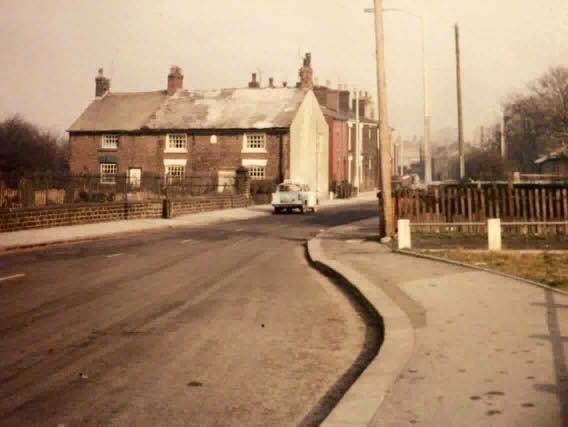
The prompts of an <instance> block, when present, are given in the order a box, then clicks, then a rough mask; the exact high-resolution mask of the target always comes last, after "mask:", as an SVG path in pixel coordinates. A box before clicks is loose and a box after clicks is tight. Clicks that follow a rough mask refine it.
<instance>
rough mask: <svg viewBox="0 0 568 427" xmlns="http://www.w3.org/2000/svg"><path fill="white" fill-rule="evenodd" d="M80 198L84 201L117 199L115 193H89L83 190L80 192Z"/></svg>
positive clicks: (98, 201)
mask: <svg viewBox="0 0 568 427" xmlns="http://www.w3.org/2000/svg"><path fill="white" fill-rule="evenodd" d="M79 200H80V201H82V202H93V203H101V202H113V201H114V200H115V193H90V194H89V193H87V192H86V191H81V192H80V193H79Z"/></svg>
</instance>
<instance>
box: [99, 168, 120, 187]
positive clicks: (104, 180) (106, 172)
mask: <svg viewBox="0 0 568 427" xmlns="http://www.w3.org/2000/svg"><path fill="white" fill-rule="evenodd" d="M100 172H101V184H115V183H116V174H117V173H118V165H117V164H116V163H101V165H100Z"/></svg>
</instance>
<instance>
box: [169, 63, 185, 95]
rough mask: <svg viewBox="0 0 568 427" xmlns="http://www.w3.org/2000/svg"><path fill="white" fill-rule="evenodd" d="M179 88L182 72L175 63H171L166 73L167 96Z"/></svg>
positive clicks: (181, 84)
mask: <svg viewBox="0 0 568 427" xmlns="http://www.w3.org/2000/svg"><path fill="white" fill-rule="evenodd" d="M179 89H183V72H182V69H181V68H180V67H178V66H177V65H172V66H171V67H170V73H169V74H168V96H172V95H173V94H175V93H176V92H177V91H178V90H179Z"/></svg>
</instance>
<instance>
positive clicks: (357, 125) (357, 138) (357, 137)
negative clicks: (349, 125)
mask: <svg viewBox="0 0 568 427" xmlns="http://www.w3.org/2000/svg"><path fill="white" fill-rule="evenodd" d="M359 114H360V111H359V90H358V89H357V88H355V150H353V151H354V155H355V162H354V165H355V176H354V178H355V179H354V180H353V181H354V186H355V187H356V188H357V192H359V187H360V185H361V183H360V181H359V159H360V157H361V152H360V151H359V150H360V147H359V142H360V139H361V138H360V134H359V128H360V127H361V125H360V123H359V121H360V117H359Z"/></svg>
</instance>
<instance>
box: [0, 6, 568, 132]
mask: <svg viewBox="0 0 568 427" xmlns="http://www.w3.org/2000/svg"><path fill="white" fill-rule="evenodd" d="M372 6H373V1H372V0H278V1H277V0H207V1H205V0H163V1H159V2H158V1H155V0H81V1H75V0H42V1H37V0H0V32H1V35H0V52H1V57H2V66H0V93H1V96H0V120H1V119H3V118H5V117H7V116H10V115H13V114H16V113H18V114H21V115H22V116H24V117H25V118H26V119H28V120H30V121H32V122H34V123H36V124H38V125H40V126H42V127H45V128H49V129H51V130H53V131H54V132H58V133H64V131H65V130H66V129H67V128H68V127H69V126H70V125H71V123H72V122H73V121H74V120H75V119H76V118H77V117H78V116H79V115H80V114H81V112H82V111H83V109H84V108H85V107H86V106H87V105H88V104H89V102H91V101H92V99H93V98H94V90H95V82H94V78H95V75H96V72H97V70H98V68H100V67H103V68H104V70H105V74H107V75H108V76H109V77H110V78H111V91H115V92H130V91H148V90H160V89H165V88H166V82H167V74H168V70H169V67H170V66H171V65H178V66H180V67H182V69H183V71H184V75H185V79H184V87H185V88H189V89H191V88H195V89H207V88H221V87H224V88H227V87H244V86H246V84H247V82H248V81H249V80H250V74H251V73H252V72H260V73H261V75H262V80H263V84H267V83H268V77H274V78H275V81H276V83H277V84H280V83H281V82H282V81H287V82H288V83H289V84H294V83H295V82H296V81H297V74H298V68H299V67H300V65H301V57H302V55H303V54H304V53H305V52H311V53H312V65H313V68H314V74H315V76H316V78H317V79H318V81H319V83H320V84H325V82H326V81H328V80H329V81H330V82H331V84H332V86H333V87H336V86H337V84H338V83H341V84H347V85H348V86H349V88H351V89H353V88H358V89H360V90H367V91H369V92H370V93H372V94H375V93H376V74H375V72H376V68H375V56H374V55H375V38H374V21H373V15H372V14H369V13H364V11H363V10H364V9H365V8H369V7H372ZM384 7H385V8H386V9H393V8H397V9H403V10H406V11H409V12H412V13H414V14H418V15H421V16H423V17H424V23H425V41H426V44H425V46H426V50H425V52H426V53H425V58H426V62H427V72H428V73H427V74H428V79H427V81H428V89H429V90H428V92H429V97H428V98H429V104H430V105H431V116H432V129H433V133H434V134H435V131H436V130H438V129H445V128H455V127H457V112H456V111H457V108H456V74H455V73H456V68H455V45H454V23H458V24H459V26H460V36H461V59H462V80H463V108H464V126H465V132H466V137H470V136H471V135H473V133H474V131H475V130H476V129H478V128H479V126H481V125H490V124H491V123H493V122H495V121H496V120H497V118H498V111H499V105H500V103H501V102H502V101H503V100H504V99H506V97H507V96H509V95H510V94H512V93H515V92H518V91H522V90H524V88H525V86H526V84H527V83H528V82H530V81H531V80H533V79H535V78H537V77H538V76H540V75H541V74H542V73H544V72H546V70H547V69H548V68H549V67H551V66H557V65H565V66H568V0H540V1H536V0H384ZM384 21H385V55H386V57H385V65H386V73H387V85H388V105H389V115H390V125H391V126H392V127H394V128H395V129H396V131H397V132H398V134H399V135H401V136H402V137H403V138H406V137H412V136H413V135H418V136H419V137H420V136H421V135H422V129H423V106H424V95H423V93H424V91H423V85H422V75H423V73H422V53H421V52H422V50H421V40H422V37H421V26H420V20H419V19H416V18H415V17H413V16H412V15H408V14H405V13H401V12H396V11H386V12H385V15H384ZM375 99H376V97H375Z"/></svg>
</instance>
